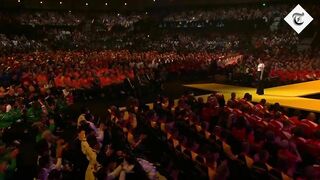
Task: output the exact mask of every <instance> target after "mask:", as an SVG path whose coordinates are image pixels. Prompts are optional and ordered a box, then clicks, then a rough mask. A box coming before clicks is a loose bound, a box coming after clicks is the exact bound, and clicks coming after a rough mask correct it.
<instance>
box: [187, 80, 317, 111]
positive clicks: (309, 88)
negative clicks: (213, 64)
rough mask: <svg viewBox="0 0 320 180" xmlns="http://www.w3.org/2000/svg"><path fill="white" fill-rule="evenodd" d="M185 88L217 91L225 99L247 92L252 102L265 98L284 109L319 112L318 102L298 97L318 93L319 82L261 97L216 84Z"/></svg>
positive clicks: (268, 91)
mask: <svg viewBox="0 0 320 180" xmlns="http://www.w3.org/2000/svg"><path fill="white" fill-rule="evenodd" d="M185 86H187V87H192V88H197V89H202V90H209V91H218V92H221V93H223V94H224V96H225V98H226V99H229V98H230V94H231V92H235V93H237V96H238V97H243V95H244V94H245V93H247V92H248V93H250V94H252V96H253V100H254V101H259V100H260V99H262V98H265V99H266V100H267V102H269V103H276V102H278V103H280V104H281V105H282V106H286V107H291V108H296V109H301V110H308V111H314V112H320V100H317V99H308V98H302V97H299V96H306V95H311V94H316V93H320V80H317V81H311V82H305V83H297V84H291V85H286V86H278V87H273V88H268V89H265V94H264V95H261V96H260V95H257V94H256V89H255V88H249V87H241V86H231V85H225V84H217V83H209V84H188V85H185ZM206 96H207V95H204V97H206Z"/></svg>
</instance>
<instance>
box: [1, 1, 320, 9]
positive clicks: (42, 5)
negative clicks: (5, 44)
mask: <svg viewBox="0 0 320 180" xmlns="http://www.w3.org/2000/svg"><path fill="white" fill-rule="evenodd" d="M271 1H272V2H286V1H287V0H0V8H1V9H57V10H59V9H61V10H106V11H107V10H116V11H126V10H128V11H130V10H146V9H157V8H161V7H185V6H191V7H193V6H208V5H209V6H210V5H224V4H243V3H256V4H257V3H258V4H260V3H261V4H263V3H266V4H267V3H271ZM310 1H317V0H310ZM288 2H291V3H292V2H293V1H292V0H291V1H288ZM303 2H305V0H304V1H303Z"/></svg>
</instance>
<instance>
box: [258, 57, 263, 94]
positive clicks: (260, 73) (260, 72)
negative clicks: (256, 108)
mask: <svg viewBox="0 0 320 180" xmlns="http://www.w3.org/2000/svg"><path fill="white" fill-rule="evenodd" d="M258 63H259V64H258V68H257V79H258V87H257V94H258V95H263V94H264V87H263V79H264V71H265V64H264V63H263V61H262V60H261V59H258Z"/></svg>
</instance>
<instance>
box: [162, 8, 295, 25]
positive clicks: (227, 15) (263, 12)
mask: <svg viewBox="0 0 320 180" xmlns="http://www.w3.org/2000/svg"><path fill="white" fill-rule="evenodd" d="M289 11H290V6H288V5H278V6H268V7H234V8H229V9H228V8H218V9H215V10H214V11H210V10H204V11H188V12H176V13H173V14H170V15H168V16H167V17H165V18H164V20H165V21H169V22H170V21H215V20H238V21H248V20H257V19H260V20H264V21H266V22H268V21H271V20H273V18H276V17H279V18H283V17H285V16H286V15H287V14H288V12H289Z"/></svg>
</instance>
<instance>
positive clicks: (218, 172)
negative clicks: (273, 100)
mask: <svg viewBox="0 0 320 180" xmlns="http://www.w3.org/2000/svg"><path fill="white" fill-rule="evenodd" d="M231 97H232V98H231V99H230V100H228V101H227V102H226V101H225V99H224V97H223V95H222V94H213V95H211V96H209V97H208V99H207V102H204V99H202V98H198V99H196V98H195V97H194V96H193V95H191V94H187V95H184V96H182V97H181V98H180V99H179V101H178V103H177V105H176V106H175V105H174V104H173V103H172V102H171V101H169V100H168V98H165V97H163V98H162V97H161V98H158V99H157V100H156V101H155V102H154V104H153V109H152V110H151V111H150V112H148V113H146V114H148V115H147V118H145V119H146V121H147V123H149V125H150V127H151V128H153V129H155V130H157V129H158V130H160V131H161V133H160V134H162V135H163V136H164V137H165V141H167V144H168V145H169V146H170V147H171V148H172V150H173V152H175V153H176V154H177V156H181V157H183V158H186V157H187V159H188V160H189V161H192V162H193V163H194V165H195V166H194V167H195V168H196V167H198V166H199V167H200V169H202V170H204V172H206V173H208V174H207V175H208V176H209V178H210V179H220V178H221V179H237V178H238V177H239V174H241V177H246V179H256V178H262V179H272V178H273V179H290V178H294V179H296V178H298V179H299V178H300V179H317V178H319V175H320V174H319V165H318V164H319V157H320V156H319V155H320V154H319V148H320V146H319V128H320V127H319V126H318V121H319V119H317V118H319V117H317V116H316V115H315V114H314V113H310V114H309V115H308V116H307V117H306V119H302V120H301V119H299V118H301V117H299V114H298V113H296V114H297V115H296V116H291V117H288V116H286V114H287V112H286V111H285V109H283V108H282V107H280V106H279V104H274V105H272V106H270V107H269V106H267V105H266V101H265V100H264V99H263V100H261V102H260V103H257V104H253V103H252V102H250V95H249V94H246V95H245V97H244V98H243V99H238V98H237V97H236V95H235V94H234V93H233V94H232V96H231ZM128 109H129V111H130V107H129V108H128ZM134 114H135V113H134ZM143 119H144V118H143ZM132 132H133V133H134V132H135V131H134V130H132Z"/></svg>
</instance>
